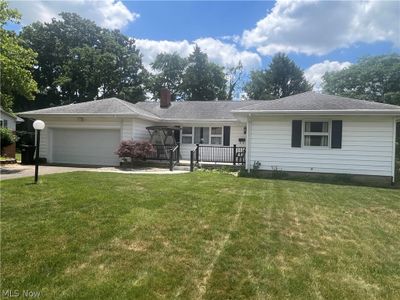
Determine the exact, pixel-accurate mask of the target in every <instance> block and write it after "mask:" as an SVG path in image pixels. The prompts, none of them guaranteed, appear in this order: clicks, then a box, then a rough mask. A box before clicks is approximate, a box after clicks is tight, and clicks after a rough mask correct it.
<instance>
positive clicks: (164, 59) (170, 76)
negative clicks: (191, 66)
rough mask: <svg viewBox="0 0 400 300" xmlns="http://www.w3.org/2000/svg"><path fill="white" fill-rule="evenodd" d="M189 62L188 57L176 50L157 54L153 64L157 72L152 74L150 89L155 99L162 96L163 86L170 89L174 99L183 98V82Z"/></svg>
mask: <svg viewBox="0 0 400 300" xmlns="http://www.w3.org/2000/svg"><path fill="white" fill-rule="evenodd" d="M187 63H188V62H187V59H185V58H182V57H180V56H179V54H178V53H176V52H174V53H172V54H168V53H160V54H158V55H157V57H156V59H155V60H154V62H153V63H152V64H151V67H152V69H153V70H154V71H155V72H156V74H155V75H153V76H151V79H150V81H151V83H150V90H151V92H152V93H153V95H154V98H155V99H157V98H158V97H159V96H160V95H159V94H160V90H161V88H162V87H166V88H168V89H169V90H170V92H171V95H172V99H173V100H181V99H182V98H183V91H182V82H183V76H184V72H185V68H186V66H187Z"/></svg>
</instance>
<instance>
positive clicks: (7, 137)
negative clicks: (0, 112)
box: [0, 127, 17, 149]
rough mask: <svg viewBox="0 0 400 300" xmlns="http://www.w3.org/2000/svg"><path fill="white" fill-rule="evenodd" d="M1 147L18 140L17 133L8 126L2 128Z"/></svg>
mask: <svg viewBox="0 0 400 300" xmlns="http://www.w3.org/2000/svg"><path fill="white" fill-rule="evenodd" d="M0 136H1V149H3V148H4V147H6V146H8V145H12V144H14V143H15V142H16V141H17V137H16V135H15V134H14V133H13V132H12V131H11V130H10V129H8V128H3V127H2V128H0Z"/></svg>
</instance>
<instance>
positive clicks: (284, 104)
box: [235, 92, 400, 112]
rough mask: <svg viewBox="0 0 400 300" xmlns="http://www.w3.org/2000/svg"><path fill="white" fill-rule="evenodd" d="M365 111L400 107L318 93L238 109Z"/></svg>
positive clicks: (397, 108)
mask: <svg viewBox="0 0 400 300" xmlns="http://www.w3.org/2000/svg"><path fill="white" fill-rule="evenodd" d="M329 110H333V111H342V110H344V111H348V110H354V111H359V110H361V111H364V110H370V111H374V110H378V111H380V110H398V111H399V112H400V106H396V105H390V104H384V103H378V102H372V101H365V100H357V99H352V98H345V97H338V96H332V95H325V94H320V93H316V92H306V93H301V94H297V95H293V96H289V97H285V98H281V99H277V100H270V101H258V102H257V103H256V104H253V105H249V106H245V107H242V108H239V109H236V110H235V111H237V112H241V111H242V112H253V111H254V112H256V111H316V112H317V111H329Z"/></svg>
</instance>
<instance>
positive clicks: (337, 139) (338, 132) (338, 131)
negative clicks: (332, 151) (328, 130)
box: [331, 120, 343, 149]
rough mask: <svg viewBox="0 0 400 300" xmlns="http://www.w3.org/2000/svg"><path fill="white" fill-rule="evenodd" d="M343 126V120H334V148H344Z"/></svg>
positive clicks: (332, 144) (332, 140) (332, 145)
mask: <svg viewBox="0 0 400 300" xmlns="http://www.w3.org/2000/svg"><path fill="white" fill-rule="evenodd" d="M342 128H343V122H342V121H341V120H335V121H332V139H331V147H332V148H338V149H340V148H342Z"/></svg>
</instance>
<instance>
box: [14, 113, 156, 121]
mask: <svg viewBox="0 0 400 300" xmlns="http://www.w3.org/2000/svg"><path fill="white" fill-rule="evenodd" d="M18 115H19V116H23V117H28V118H39V117H111V118H118V117H119V118H132V117H136V118H141V119H145V120H150V121H160V120H161V119H160V118H158V117H152V116H146V115H142V114H133V113H131V114H118V113H117V114H116V113H107V114H105V113H99V114H94V113H93V114H88V113H29V112H26V113H18Z"/></svg>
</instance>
